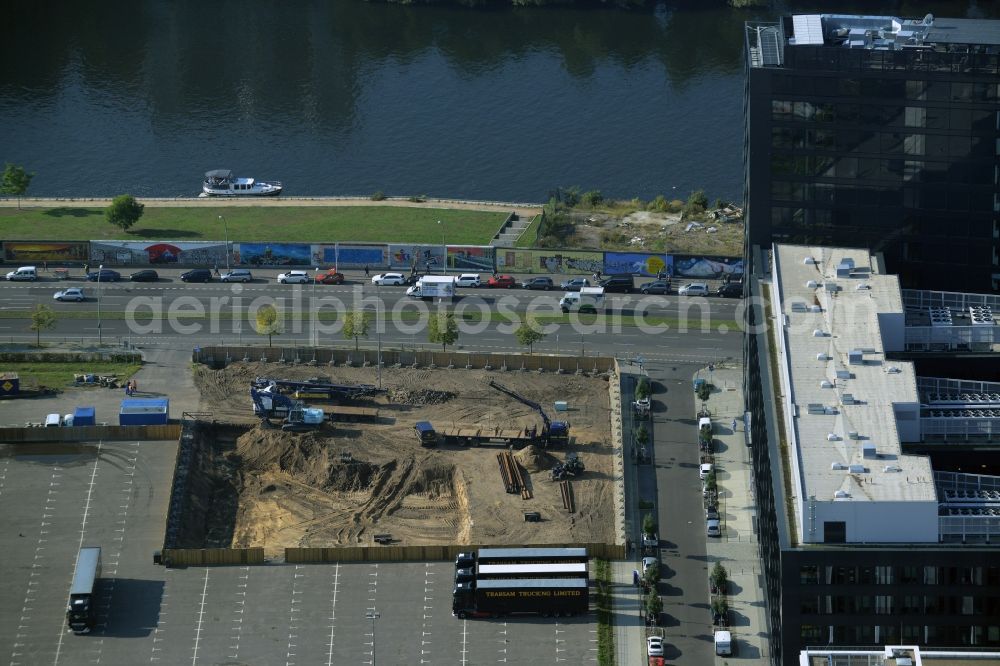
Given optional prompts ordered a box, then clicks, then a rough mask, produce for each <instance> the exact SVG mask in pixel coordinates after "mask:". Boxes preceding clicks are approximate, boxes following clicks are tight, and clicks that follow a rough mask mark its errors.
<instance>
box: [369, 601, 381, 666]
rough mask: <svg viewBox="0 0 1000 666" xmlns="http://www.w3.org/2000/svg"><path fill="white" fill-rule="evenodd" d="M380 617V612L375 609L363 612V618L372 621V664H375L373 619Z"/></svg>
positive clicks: (373, 665)
mask: <svg viewBox="0 0 1000 666" xmlns="http://www.w3.org/2000/svg"><path fill="white" fill-rule="evenodd" d="M379 617H381V613H378V612H377V611H368V612H367V613H365V619H367V620H371V621H372V666H375V620H377V619H379Z"/></svg>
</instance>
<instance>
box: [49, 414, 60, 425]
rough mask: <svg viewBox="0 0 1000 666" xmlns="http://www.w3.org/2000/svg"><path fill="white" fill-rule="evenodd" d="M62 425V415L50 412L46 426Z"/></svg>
mask: <svg viewBox="0 0 1000 666" xmlns="http://www.w3.org/2000/svg"><path fill="white" fill-rule="evenodd" d="M61 425H62V417H61V416H59V415H58V414H49V415H48V416H46V417H45V427H46V428H58V427H59V426H61Z"/></svg>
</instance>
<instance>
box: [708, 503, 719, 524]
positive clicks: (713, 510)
mask: <svg viewBox="0 0 1000 666" xmlns="http://www.w3.org/2000/svg"><path fill="white" fill-rule="evenodd" d="M705 520H719V507H717V506H716V505H714V504H710V505H708V507H706V508H705Z"/></svg>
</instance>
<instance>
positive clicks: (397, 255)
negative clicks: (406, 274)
mask: <svg viewBox="0 0 1000 666" xmlns="http://www.w3.org/2000/svg"><path fill="white" fill-rule="evenodd" d="M443 264H444V249H443V248H442V247H441V246H440V245H404V244H398V245H397V244H392V245H389V268H392V269H394V270H400V271H408V270H410V269H411V268H414V267H416V268H417V270H421V271H425V270H428V268H427V267H428V266H429V267H430V268H431V269H433V268H436V267H438V266H442V265H443Z"/></svg>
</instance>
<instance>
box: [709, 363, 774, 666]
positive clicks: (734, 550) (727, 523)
mask: <svg viewBox="0 0 1000 666" xmlns="http://www.w3.org/2000/svg"><path fill="white" fill-rule="evenodd" d="M701 376H702V377H704V373H702V374H701ZM711 381H712V383H713V384H714V385H715V387H716V390H715V391H713V393H712V394H711V396H710V397H709V399H708V401H707V402H706V403H705V406H706V407H707V408H708V410H709V412H710V414H711V419H712V427H713V439H714V452H715V469H716V480H717V484H718V488H719V517H720V522H721V524H722V537H721V538H719V539H709V541H708V564H709V570H711V568H712V567H713V566H715V563H716V562H720V563H721V564H722V566H724V567H725V568H726V571H727V572H728V574H729V585H728V589H727V590H726V592H727V600H728V602H729V622H730V627H729V628H730V631H732V632H733V642H734V650H733V656H731V657H716V663H717V664H724V663H725V664H731V663H734V662H737V661H742V662H747V663H750V662H752V663H765V662H766V661H767V660H768V659H769V655H770V645H769V643H768V637H769V635H770V632H769V628H768V624H767V609H766V607H765V604H766V600H765V597H764V590H763V589H762V582H761V576H762V572H761V563H760V558H759V556H758V550H757V535H756V534H755V533H754V522H755V518H756V516H757V502H756V498H755V497H754V493H753V478H752V473H751V469H750V450H749V449H748V448H747V446H746V440H745V433H744V428H743V391H742V383H743V372H742V369H741V368H740V366H739V365H731V366H715V369H714V371H713V372H712V380H711ZM734 419H735V421H736V428H735V430H734V429H733V421H734Z"/></svg>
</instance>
